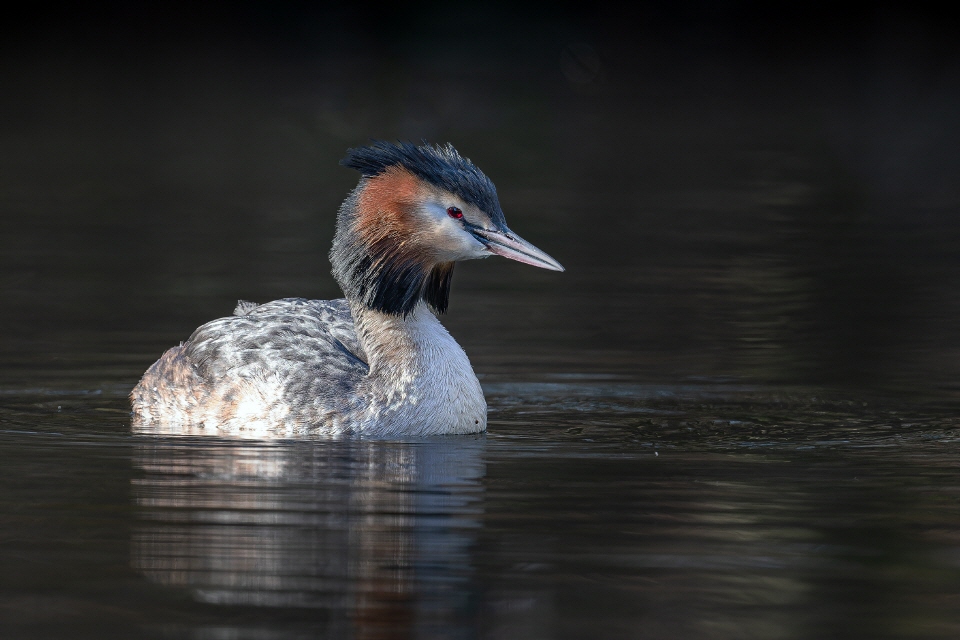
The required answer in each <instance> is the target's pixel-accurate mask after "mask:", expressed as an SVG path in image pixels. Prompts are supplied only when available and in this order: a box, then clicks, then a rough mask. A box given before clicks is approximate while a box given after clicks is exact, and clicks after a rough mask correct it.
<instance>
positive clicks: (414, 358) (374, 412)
mask: <svg viewBox="0 0 960 640" xmlns="http://www.w3.org/2000/svg"><path fill="white" fill-rule="evenodd" d="M351 312H352V313H353V317H354V322H355V326H356V329H357V336H358V338H359V340H360V344H361V345H362V346H363V350H364V352H365V353H366V355H367V361H368V364H369V366H370V373H369V375H368V376H366V378H365V379H364V380H363V381H362V382H361V384H360V387H359V388H358V392H359V393H358V397H359V398H360V399H361V400H362V404H363V407H364V409H363V413H364V417H363V418H362V422H364V423H367V424H370V425H375V428H376V430H377V431H378V432H379V433H383V434H387V433H392V432H393V431H397V432H403V433H407V434H417V433H419V434H421V435H429V434H432V433H476V432H479V431H483V430H484V429H485V428H486V416H487V405H486V402H485V400H484V398H483V390H482V389H481V387H480V383H479V381H478V380H477V376H476V375H475V374H474V372H473V367H471V366H470V361H469V360H468V359H467V355H466V354H465V353H464V351H463V349H461V348H460V345H458V344H457V342H456V341H455V340H454V339H453V337H451V336H450V334H449V333H448V332H447V330H446V329H444V327H443V325H442V324H440V321H439V320H437V318H436V317H435V316H434V315H433V313H431V311H430V309H429V308H428V307H427V305H426V304H424V303H423V302H420V303H419V304H418V305H417V306H416V307H414V309H413V310H412V311H411V312H410V313H408V314H407V315H405V316H399V315H393V314H387V313H383V312H381V311H377V310H375V309H370V308H369V307H367V306H365V305H362V304H360V303H357V302H351Z"/></svg>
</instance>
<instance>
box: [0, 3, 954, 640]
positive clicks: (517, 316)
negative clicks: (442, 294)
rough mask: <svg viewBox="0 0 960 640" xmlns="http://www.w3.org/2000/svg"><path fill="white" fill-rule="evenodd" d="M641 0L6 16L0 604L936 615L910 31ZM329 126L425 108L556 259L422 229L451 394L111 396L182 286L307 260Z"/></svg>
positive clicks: (854, 627) (935, 472)
mask: <svg viewBox="0 0 960 640" xmlns="http://www.w3.org/2000/svg"><path fill="white" fill-rule="evenodd" d="M251 11H253V10H251ZM411 11H413V12H414V15H411V16H404V17H403V19H402V20H400V22H399V24H401V25H402V26H404V28H406V29H413V28H414V26H415V25H420V27H422V28H423V29H424V30H425V32H431V29H433V28H434V27H436V26H437V25H440V24H447V22H445V21H447V20H452V19H453V18H456V17H457V15H459V14H456V13H455V12H454V14H451V15H448V16H446V18H445V17H443V16H444V15H446V14H443V15H440V16H439V17H438V15H439V14H437V13H436V12H430V14H429V15H426V13H420V14H417V13H416V10H415V9H411ZM267 13H269V12H267ZM348 13H349V12H348ZM681 13H682V12H681ZM694 13H696V12H694ZM264 15H266V14H264ZM338 15H339V14H338ZM351 15H352V14H351ZM511 15H512V14H511ZM665 15H666V17H664V16H665ZM678 15H679V14H673V13H670V12H667V13H666V14H661V13H656V12H654V13H652V14H650V16H648V18H649V19H648V20H647V21H646V22H643V23H642V24H640V23H636V22H630V21H629V20H627V17H626V16H623V15H619V14H616V13H615V12H614V13H610V12H609V11H606V12H603V11H599V12H598V13H597V14H596V15H594V14H593V13H591V12H590V11H586V10H585V11H584V13H583V15H580V14H576V15H574V14H563V15H561V16H560V17H558V18H556V20H555V21H553V22H551V21H550V20H546V19H544V20H543V21H536V20H534V19H533V18H531V17H530V16H527V17H526V18H523V19H521V20H520V22H519V23H516V24H515V25H514V26H511V24H512V23H510V22H509V20H507V19H506V14H503V13H500V14H498V13H496V12H493V13H491V14H490V15H489V16H487V17H486V18H484V20H485V21H484V20H481V23H480V26H479V27H477V28H478V29H479V31H478V33H479V34H481V35H478V36H469V35H466V34H464V35H463V40H460V41H458V46H457V47H456V48H453V47H450V46H449V44H450V40H449V39H447V40H445V43H446V44H445V45H444V46H443V47H441V48H440V49H437V48H432V45H429V44H424V43H425V42H428V41H427V40H421V39H417V38H414V37H412V36H411V37H401V36H398V35H395V34H394V31H393V21H394V20H395V19H399V16H398V15H397V14H388V15H386V17H383V16H381V17H380V18H378V19H376V20H374V23H375V24H374V25H373V26H372V27H370V26H369V25H367V24H366V20H367V17H366V16H362V18H363V19H362V20H360V21H359V22H349V20H348V21H347V23H344V24H347V26H345V27H343V30H342V32H341V30H339V29H337V28H334V27H331V26H329V24H327V23H325V22H322V21H318V14H306V15H303V16H294V17H295V18H297V19H296V20H294V19H291V20H286V21H284V20H279V19H277V20H274V21H269V20H268V21H267V22H266V23H264V24H265V25H266V26H264V24H261V23H260V22H259V20H260V19H261V18H262V17H263V16H262V15H260V14H257V16H256V20H254V19H253V18H251V17H250V16H247V15H246V14H242V15H241V16H240V17H239V18H238V17H236V16H233V18H232V20H233V21H231V20H227V21H226V23H225V24H226V26H222V28H221V30H219V31H216V32H215V33H213V34H212V35H211V34H209V33H206V32H203V30H202V29H200V28H199V27H197V30H195V31H191V32H189V33H188V34H187V35H186V36H183V39H178V38H175V37H174V36H173V35H170V34H171V33H172V32H169V31H167V30H166V28H165V27H164V25H168V26H169V25H172V23H173V22H174V21H173V20H172V18H171V19H170V20H171V22H169V23H167V22H162V23H160V26H159V27H156V28H155V30H152V31H151V30H149V29H146V27H144V24H145V23H147V22H149V23H150V24H153V23H152V22H151V21H149V20H144V21H143V23H141V22H138V21H137V19H136V15H134V17H133V18H130V17H129V16H128V20H133V22H129V23H124V24H127V26H128V27H130V28H129V29H127V30H126V31H124V30H118V31H117V32H114V31H112V30H111V28H110V27H109V26H103V25H104V24H108V23H103V24H100V23H96V24H97V25H99V26H91V24H93V23H86V22H84V23H83V24H84V25H86V27H85V28H83V29H81V28H76V29H74V28H73V26H72V25H71V24H70V21H71V18H70V16H69V15H68V16H66V17H62V18H61V19H60V20H61V21H60V22H56V23H54V24H53V25H52V26H50V25H47V24H46V23H45V22H44V21H43V20H41V19H39V18H37V17H36V16H34V18H35V19H34V21H33V22H30V23H25V24H27V26H26V27H24V29H25V31H23V33H19V35H18V36H17V37H16V38H13V37H8V38H7V39H6V41H5V43H4V44H3V48H2V49H0V54H2V55H0V61H2V68H0V71H2V74H3V75H2V80H3V86H2V89H3V91H2V94H0V95H2V100H0V106H2V109H3V114H2V115H3V116H4V117H3V118H2V121H0V145H2V148H0V149H2V153H0V306H2V310H0V334H2V336H3V339H2V340H0V469H2V473H0V483H2V486H0V503H2V506H0V585H2V586H0V636H2V637H4V638H7V637H9V638H61V637H69V638H98V639H102V638H129V637H148V638H198V639H204V640H206V639H211V640H221V639H222V640H233V639H237V640H246V639H256V640H260V639H264V640H267V639H269V640H273V639H283V640H286V639H294V638H316V637H331V638H345V637H357V638H387V637H398V638H402V637H427V638H432V637H437V638H441V637H442V638H475V637H482V638H710V639H713V638H777V639H779V638H832V637H838V638H839V637H843V638H953V637H957V636H958V635H960V414H958V406H960V405H958V400H960V398H958V396H957V391H958V389H960V387H958V384H957V380H958V379H960V358H958V355H960V321H958V318H960V260H958V258H957V256H958V254H960V216H958V214H960V188H958V184H960V183H958V182H957V180H956V176H957V175H960V156H958V155H957V153H956V149H957V148H958V143H960V127H958V124H957V123H958V120H957V119H956V117H955V114H956V113H957V112H958V108H960V57H958V56H957V55H956V47H955V45H954V44H951V43H952V42H954V40H952V39H951V38H949V37H947V35H949V34H947V33H946V31H945V29H946V27H944V26H943V25H941V24H938V23H937V21H935V20H932V19H927V18H926V17H924V16H921V15H919V14H916V13H913V14H909V15H906V16H903V15H900V14H896V13H883V12H880V13H876V14H871V17H870V19H869V20H867V21H866V22H864V25H866V26H858V27H857V28H856V29H853V30H852V31H851V32H849V33H848V32H846V31H843V29H842V27H843V24H841V25H840V26H837V24H836V17H835V16H831V20H830V21H826V22H821V21H819V20H816V21H814V22H815V24H808V26H810V27H813V26H816V32H817V33H818V34H821V36H822V37H823V38H825V40H822V41H818V42H816V43H814V42H807V41H806V40H804V39H803V38H802V37H800V36H799V35H798V33H800V32H802V31H803V29H802V28H800V27H797V31H791V27H790V26H789V24H791V23H790V20H786V19H784V20H780V21H774V22H776V23H777V24H779V25H781V26H780V27H777V29H779V31H775V32H774V34H773V36H770V39H769V40H768V39H766V38H767V35H763V34H768V35H769V33H770V32H769V28H770V24H773V22H771V23H770V24H763V25H761V24H760V23H753V22H750V23H745V26H744V25H741V24H740V22H739V21H740V20H741V19H742V18H743V14H742V12H741V13H740V14H737V15H735V16H734V18H730V19H726V20H725V19H722V17H718V16H719V15H720V14H719V13H717V14H714V13H710V11H707V10H706V9H703V10H702V12H701V13H696V15H695V16H694V17H690V16H688V15H686V14H684V15H679V17H678ZM244 16H246V17H244ZM344 16H347V17H349V16H348V15H347V14H343V15H340V17H339V18H338V19H341V20H346V19H347V18H344ZM451 16H452V17H451ZM207 17H208V18H210V16H207ZM768 17H769V16H768ZM774 17H775V16H774ZM783 17H784V18H792V17H795V16H783ZM807 17H808V18H809V17H810V16H807ZM581 18H582V19H581ZM217 20H219V16H218V17H217ZM377 20H379V22H378V21H377ZM524 20H525V22H524ZM311 21H313V22H311ZM841 22H842V20H841ZM254 23H256V26H253V25H254ZM218 24H219V23H218ZM305 24H306V25H314V26H313V27H309V28H308V27H305V26H303V25H305ZM805 24H806V23H805ZM844 24H846V26H847V27H849V26H851V25H852V24H853V22H850V23H849V24H847V23H844ZM857 24H858V25H859V24H860V23H859V22H857ZM131 25H132V26H131ZM323 25H327V26H323ZM350 25H353V26H350ZM358 25H360V26H358ZM638 25H640V26H638ZM643 25H646V26H643ZM751 25H752V26H753V27H758V28H757V29H755V30H754V29H752V27H751ZM783 25H787V26H783ZM824 25H828V26H829V25H832V26H829V28H827V26H824ZM760 26H763V27H764V29H760V28H759V27H760ZM420 27H417V28H420ZM311 28H316V29H317V31H316V33H319V34H321V35H323V37H322V38H320V37H319V36H316V34H315V33H314V32H313V31H310V29H311ZM85 29H86V30H85ZM131 29H132V30H131ZM138 29H141V30H143V31H142V35H143V41H140V40H138V38H137V34H141V31H138ZM351 29H352V31H351ZM765 29H766V30H765ZM664 30H665V31H666V33H667V35H664V33H662V32H663V31H664ZM88 31H89V33H88ZM124 34H125V35H124ZM391 34H394V35H391ZM484 34H485V35H484ZM945 34H946V35H945ZM481 36H482V37H481ZM774 36H777V37H774ZM791 38H792V39H791ZM315 39H316V40H317V42H315ZM318 42H320V44H318ZM348 44H349V45H350V46H349V47H347V46H346V45H348ZM369 137H385V138H398V137H399V138H409V139H419V138H422V137H427V138H430V139H432V140H451V141H453V142H454V143H456V144H457V146H458V147H459V148H460V149H461V151H462V152H464V153H465V154H466V155H468V156H470V157H472V158H473V159H474V160H475V161H476V162H477V163H478V164H479V166H481V167H482V168H483V169H484V170H485V171H486V172H487V173H488V174H489V175H490V176H491V177H492V178H493V179H494V181H495V182H496V183H497V185H498V188H499V192H500V197H501V202H502V204H503V207H504V210H505V212H506V216H507V219H508V221H509V222H510V224H511V226H512V227H513V228H514V229H516V230H517V232H518V233H520V234H521V235H523V236H524V237H525V238H527V239H529V240H530V241H532V242H533V243H535V244H536V245H537V246H539V247H541V248H543V249H544V250H546V251H547V252H548V253H550V254H551V255H553V256H555V257H556V258H557V259H558V260H559V261H560V262H561V263H563V264H564V266H566V267H567V272H566V273H563V274H555V273H548V272H544V271H540V270H536V269H533V268H530V267H525V266H523V265H519V264H514V263H508V262H507V261H503V260H498V259H491V260H487V261H482V262H478V263H470V264H464V265H462V266H458V268H457V274H456V277H455V285H454V293H453V297H452V300H451V312H450V314H449V316H448V318H447V319H446V320H445V323H446V324H447V326H448V327H449V328H450V330H451V332H452V333H453V335H454V336H455V337H456V338H457V339H458V340H459V341H460V342H461V344H462V345H463V346H464V348H465V350H466V351H467V353H468V355H469V356H470V358H471V360H472V362H473V364H474V366H475V368H476V370H477V372H478V374H479V375H480V377H481V381H482V383H483V385H484V388H485V390H486V393H487V397H488V401H489V405H490V425H489V433H488V434H487V435H485V436H484V437H479V438H473V437H470V438H439V439H435V440H427V441H424V440H415V441H409V442H380V441H321V440H302V441H263V442H260V441H242V442H241V441H233V440H227V439H222V440H221V439H192V438H170V437H160V436H146V435H140V434H136V433H132V432H131V429H130V423H129V416H128V410H129V408H128V405H127V401H126V394H127V393H128V392H129V389H130V388H131V387H132V386H133V385H134V384H135V383H136V381H137V379H138V377H139V375H140V374H141V373H142V372H143V370H144V369H145V368H146V367H147V366H148V365H149V364H150V363H151V362H152V361H153V360H154V359H156V358H157V357H158V356H159V354H160V353H161V352H162V351H163V350H164V349H165V348H167V347H169V346H171V345H174V344H176V343H177V342H178V341H180V340H183V339H185V338H186V337H187V336H188V335H189V334H190V332H191V331H192V330H193V328H194V327H196V326H197V325H199V324H200V323H202V322H204V321H206V320H209V319H211V318H214V317H218V316H221V315H225V314H227V313H229V312H230V310H231V309H232V308H233V306H234V304H235V302H236V300H237V299H241V298H242V299H249V300H255V301H259V302H264V301H267V300H271V299H275V298H279V297H284V296H307V297H318V298H329V297H335V296H337V295H338V292H337V290H336V288H335V286H334V284H333V282H332V279H331V278H330V277H329V275H328V271H329V266H328V263H327V261H326V252H327V250H328V248H329V243H330V239H331V236H332V231H333V217H334V212H335V210H336V207H337V206H338V204H339V202H340V200H341V199H342V197H343V196H344V195H345V194H346V193H347V191H348V189H349V188H351V187H352V185H353V184H354V181H355V176H353V175H351V174H350V172H348V171H346V170H344V169H340V168H338V167H337V165H336V163H337V160H338V159H339V158H340V157H341V156H342V153H343V151H344V149H345V148H347V147H349V146H352V145H357V144H362V143H363V142H364V140H366V139H367V138H369Z"/></svg>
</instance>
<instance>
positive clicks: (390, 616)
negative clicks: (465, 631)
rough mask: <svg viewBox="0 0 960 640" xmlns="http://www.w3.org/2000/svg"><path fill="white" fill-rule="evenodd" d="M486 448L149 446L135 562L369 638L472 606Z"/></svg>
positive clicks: (464, 442) (138, 486) (223, 596)
mask: <svg viewBox="0 0 960 640" xmlns="http://www.w3.org/2000/svg"><path fill="white" fill-rule="evenodd" d="M484 446H485V442H484V439H483V438H456V439H445V440H439V441H435V442H416V443H396V442H394V443H390V442H333V443H318V442H309V443H290V442H286V443H279V444H271V443H244V444H242V445H240V444H237V443H232V442H228V441H226V442H225V441H214V442H209V441H202V440H201V441H197V440H191V441H188V442H181V441H176V440H172V441H171V440H154V439H150V440H146V441H143V442H140V443H138V444H137V446H136V449H135V453H134V466H135V467H136V469H137V470H139V471H141V472H142V476H141V477H139V478H137V479H135V480H134V481H133V494H134V501H135V503H136V505H137V507H138V520H137V524H136V526H135V528H134V532H133V536H132V547H131V553H132V564H133V566H134V568H136V569H137V570H138V571H140V572H142V574H143V575H144V576H146V577H147V578H148V579H149V580H151V581H153V582H156V583H159V584H163V585H168V586H172V587H179V588H186V589H189V591H190V593H191V594H192V596H193V597H194V598H195V599H196V600H197V601H200V602H204V603H208V604H216V605H254V606H259V607H288V608H304V607H306V608H322V609H326V610H328V611H329V612H332V613H333V616H332V618H331V622H330V624H331V625H332V628H341V627H343V628H347V629H349V628H351V627H352V628H353V629H354V630H355V631H356V632H357V633H358V634H359V635H361V636H364V635H366V634H367V633H370V632H375V631H376V630H378V629H381V630H382V629H392V631H393V632H396V633H402V632H403V630H404V629H407V630H409V631H412V630H414V629H415V628H424V627H426V628H430V627H432V626H437V625H440V624H442V623H443V622H444V620H448V619H450V618H455V617H457V614H458V612H461V611H462V610H463V609H464V608H465V607H468V606H469V596H470V588H469V583H470V578H471V575H472V573H473V572H474V568H473V566H472V562H471V558H470V554H469V549H470V547H471V545H472V544H473V543H474V542H475V537H476V531H477V528H478V526H479V518H480V515H481V504H482V498H483V492H482V485H481V481H482V477H483V474H484V467H483V465H484V460H483V452H484Z"/></svg>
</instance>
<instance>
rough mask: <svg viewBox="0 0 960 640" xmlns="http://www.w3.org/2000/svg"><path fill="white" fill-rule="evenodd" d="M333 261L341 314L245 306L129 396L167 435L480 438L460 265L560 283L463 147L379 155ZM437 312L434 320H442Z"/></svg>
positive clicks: (363, 157) (369, 162) (398, 147)
mask: <svg viewBox="0 0 960 640" xmlns="http://www.w3.org/2000/svg"><path fill="white" fill-rule="evenodd" d="M340 164H342V165H344V166H346V167H350V168H352V169H356V170H357V171H359V172H360V174H361V178H360V182H359V184H358V185H357V187H356V188H355V189H354V190H353V191H351V192H350V195H349V196H347V199H346V200H345V201H344V202H343V204H342V205H341V206H340V211H339V213H338V214H337V229H336V234H335V236H334V239H333V248H332V249H331V250H330V262H331V263H332V265H333V276H334V278H336V281H337V284H339V285H340V288H341V289H343V293H344V295H345V296H346V298H345V299H341V300H305V299H302V298H286V299H283V300H276V301H274V302H269V303H266V304H262V305H256V304H254V303H250V302H240V303H239V304H238V305H237V308H236V310H235V311H234V312H233V315H232V316H230V317H227V318H220V319H218V320H214V321H212V322H208V323H207V324H205V325H203V326H201V327H200V328H199V329H197V330H196V331H194V332H193V335H191V336H190V338H189V339H188V340H187V341H186V342H185V343H183V344H181V345H180V346H178V347H173V348H172V349H169V350H167V352H166V353H164V354H163V355H162V356H161V357H160V359H159V360H158V361H157V362H155V363H154V364H153V365H152V366H151V367H150V368H149V369H147V372H146V373H145V374H144V375H143V378H142V379H141V380H140V382H139V384H137V386H136V388H134V390H133V391H132V392H131V394H130V399H131V402H132V404H133V417H134V423H135V425H139V426H141V427H142V426H146V427H147V428H148V429H149V428H152V429H157V428H159V429H161V430H163V431H164V432H171V431H174V432H180V433H192V434H198V433H210V434H221V435H223V434H235V435H252V436H261V435H279V436H289V435H297V434H303V435H307V434H316V435H340V434H356V435H369V436H391V435H437V434H454V433H478V432H481V431H483V430H485V429H486V426H487V405H486V401H485V400H484V397H483V391H482V390H481V388H480V383H479V382H478V380H477V376H476V375H475V374H474V372H473V368H472V367H471V366H470V361H469V360H468V359H467V356H466V354H465V353H464V352H463V349H461V348H460V345H458V344H457V342H456V341H455V340H454V339H453V338H452V337H451V336H450V334H449V333H447V331H446V329H444V328H443V325H442V324H440V321H439V320H437V318H436V316H435V315H434V313H433V311H435V312H437V313H443V312H444V311H446V308H447V301H448V298H449V295H450V282H451V278H452V276H453V267H454V264H455V263H456V262H457V261H458V260H471V259H474V258H486V257H488V256H490V255H493V254H496V255H500V256H504V257H506V258H511V259H513V260H518V261H520V262H523V263H526V264H529V265H533V266H536V267H543V268H544V269H551V270H554V271H563V267H561V266H560V263H558V262H557V261H556V260H554V259H553V258H551V257H550V256H548V255H547V254H546V253H544V252H543V251H540V250H539V249H537V248H536V247H534V246H533V245H531V244H530V243H529V242H527V241H525V240H523V239H522V238H520V237H519V236H517V235H516V234H515V233H513V232H512V231H510V229H509V228H508V227H507V223H506V220H504V217H503V211H502V210H501V209H500V202H499V201H498V199H497V191H496V188H495V187H494V186H493V183H492V182H491V181H490V179H489V178H487V176H485V175H484V174H483V173H482V172H481V171H480V169H478V168H477V167H476V166H475V165H474V164H473V163H472V162H470V160H468V159H466V158H464V157H462V156H461V155H460V154H459V153H457V150H456V149H454V148H453V145H450V144H447V145H445V146H433V145H428V144H423V145H421V146H415V145H413V144H410V143H397V144H392V143H388V142H379V141H378V142H374V143H373V144H372V145H370V146H368V147H362V148H358V149H350V150H349V151H348V152H347V157H346V158H344V159H343V160H342V161H341V162H340ZM431 310H432V311H431Z"/></svg>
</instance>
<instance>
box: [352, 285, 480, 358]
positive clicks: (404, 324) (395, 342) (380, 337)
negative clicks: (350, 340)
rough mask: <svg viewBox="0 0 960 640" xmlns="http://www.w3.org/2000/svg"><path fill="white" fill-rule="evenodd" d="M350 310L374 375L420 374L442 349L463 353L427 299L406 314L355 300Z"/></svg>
mask: <svg viewBox="0 0 960 640" xmlns="http://www.w3.org/2000/svg"><path fill="white" fill-rule="evenodd" d="M350 310H351V313H352V314H353V318H354V324H355V326H356V330H357V337H358V338H359V340H360V344H361V346H363V350H364V353H366V355H367V360H368V365H369V366H370V376H371V377H381V376H404V375H414V374H420V373H422V372H423V369H424V367H426V366H427V365H428V364H429V362H428V361H430V360H434V359H435V356H437V355H438V353H439V352H446V351H450V350H452V349H455V350H456V351H459V352H460V353H462V352H463V350H462V349H460V345H458V344H457V343H456V341H455V340H454V339H453V338H452V337H451V336H450V334H449V333H448V332H447V330H446V329H445V328H444V327H443V325H442V324H440V321H439V320H438V319H437V318H436V316H434V315H433V313H431V311H430V309H428V308H427V306H426V305H425V304H424V303H423V302H420V303H419V304H417V305H416V306H415V307H414V308H413V310H411V311H410V313H408V314H406V315H405V316H404V315H395V314H390V313H384V312H382V311H378V310H376V309H371V308H369V307H367V306H366V305H364V304H361V303H359V302H353V301H351V303H350Z"/></svg>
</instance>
